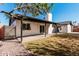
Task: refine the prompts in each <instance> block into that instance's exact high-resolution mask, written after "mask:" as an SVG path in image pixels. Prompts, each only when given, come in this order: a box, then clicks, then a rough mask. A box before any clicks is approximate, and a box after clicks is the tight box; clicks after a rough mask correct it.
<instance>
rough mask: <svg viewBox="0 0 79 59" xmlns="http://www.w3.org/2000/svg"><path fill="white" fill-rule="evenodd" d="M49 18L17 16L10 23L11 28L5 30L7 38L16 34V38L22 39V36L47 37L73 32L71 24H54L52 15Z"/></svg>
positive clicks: (49, 14)
mask: <svg viewBox="0 0 79 59" xmlns="http://www.w3.org/2000/svg"><path fill="white" fill-rule="evenodd" d="M47 17H48V18H47V19H46V20H44V19H38V18H34V17H29V16H22V15H20V14H15V15H14V16H13V17H12V19H11V20H10V21H9V28H8V27H6V28H5V36H7V35H8V36H10V35H11V36H12V35H14V36H15V34H16V37H20V36H21V34H22V36H29V35H38V34H45V35H46V34H52V33H55V32H63V33H69V32H71V31H72V29H71V27H72V24H71V22H64V23H63V22H62V23H54V22H52V14H51V13H48V16H47ZM12 29H13V30H12ZM21 30H22V31H21ZM56 30H59V31H56ZM7 32H8V34H7Z"/></svg>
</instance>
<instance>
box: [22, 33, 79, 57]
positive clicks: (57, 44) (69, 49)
mask: <svg viewBox="0 0 79 59" xmlns="http://www.w3.org/2000/svg"><path fill="white" fill-rule="evenodd" d="M78 36H79V35H72V34H57V35H54V36H51V37H47V38H43V39H38V40H33V41H29V42H24V43H23V45H24V47H25V48H26V50H29V51H31V53H32V54H34V55H37V56H38V55H39V56H41V55H43V56H44V55H48V56H74V55H75V56H77V55H78V56H79V37H78Z"/></svg>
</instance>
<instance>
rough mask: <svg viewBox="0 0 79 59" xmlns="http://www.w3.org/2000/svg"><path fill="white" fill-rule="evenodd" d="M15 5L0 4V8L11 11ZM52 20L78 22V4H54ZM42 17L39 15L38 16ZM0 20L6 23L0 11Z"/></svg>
mask: <svg viewBox="0 0 79 59" xmlns="http://www.w3.org/2000/svg"><path fill="white" fill-rule="evenodd" d="M14 7H15V5H14V4H12V3H11V4H3V5H0V10H5V11H11V10H12V9H13V8H14ZM51 12H52V14H53V17H52V19H53V20H52V21H53V22H62V21H76V22H78V23H79V4H77V3H75V4H74V3H63V4H62V3H57V4H54V7H53V10H52V11H51ZM40 17H41V18H42V16H39V17H38V18H40ZM0 22H1V23H2V24H4V25H8V20H7V18H6V17H5V15H4V14H2V13H0Z"/></svg>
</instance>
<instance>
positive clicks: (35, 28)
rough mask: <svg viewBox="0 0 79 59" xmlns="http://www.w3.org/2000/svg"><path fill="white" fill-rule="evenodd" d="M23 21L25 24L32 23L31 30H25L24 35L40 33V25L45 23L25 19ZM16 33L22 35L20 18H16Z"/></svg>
mask: <svg viewBox="0 0 79 59" xmlns="http://www.w3.org/2000/svg"><path fill="white" fill-rule="evenodd" d="M23 23H24V24H27V23H30V27H31V30H23V36H25V35H33V34H40V25H45V24H44V23H38V22H31V21H23ZM47 25H48V24H47ZM47 27H48V26H47ZM47 27H46V28H47ZM46 32H47V30H46ZM16 35H17V36H20V35H21V21H20V20H16Z"/></svg>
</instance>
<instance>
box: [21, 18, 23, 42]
mask: <svg viewBox="0 0 79 59" xmlns="http://www.w3.org/2000/svg"><path fill="white" fill-rule="evenodd" d="M22 24H23V22H22V19H21V42H22V39H23V38H22V36H23V33H22Z"/></svg>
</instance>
